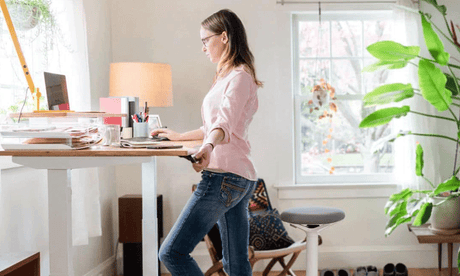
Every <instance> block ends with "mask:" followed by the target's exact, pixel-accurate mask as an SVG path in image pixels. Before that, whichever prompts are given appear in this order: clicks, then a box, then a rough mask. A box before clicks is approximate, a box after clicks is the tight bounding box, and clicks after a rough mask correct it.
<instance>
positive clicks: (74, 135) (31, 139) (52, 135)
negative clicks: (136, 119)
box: [0, 126, 102, 150]
mask: <svg viewBox="0 0 460 276" xmlns="http://www.w3.org/2000/svg"><path fill="white" fill-rule="evenodd" d="M97 130H98V129H97V127H95V126H90V127H76V126H60V127H55V126H46V127H26V128H17V129H10V130H2V131H0V134H1V136H2V143H1V145H2V148H3V149H5V150H8V149H27V150H31V149H59V150H65V149H85V148H89V147H90V146H91V145H94V144H97V143H99V142H100V141H101V140H102V137H101V135H100V134H99V133H98V131H97Z"/></svg>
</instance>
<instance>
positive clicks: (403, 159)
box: [389, 0, 440, 189]
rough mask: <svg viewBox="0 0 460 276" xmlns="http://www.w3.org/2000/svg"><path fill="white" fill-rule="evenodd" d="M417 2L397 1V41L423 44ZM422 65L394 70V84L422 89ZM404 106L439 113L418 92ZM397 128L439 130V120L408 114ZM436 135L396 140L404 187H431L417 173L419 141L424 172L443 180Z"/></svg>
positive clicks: (397, 169)
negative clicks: (420, 75)
mask: <svg viewBox="0 0 460 276" xmlns="http://www.w3.org/2000/svg"><path fill="white" fill-rule="evenodd" d="M417 12H418V7H417V4H415V3H413V2H412V0H397V3H396V6H395V8H394V16H395V18H394V19H395V20H394V30H395V31H394V38H393V40H394V41H397V42H399V43H401V44H403V45H405V46H417V45H420V44H421V43H422V45H423V41H424V40H423V37H419V35H418V34H419V31H418V30H419V28H421V27H419V26H420V15H419V14H418V13H417ZM417 70H418V68H417V67H415V66H413V65H410V64H409V65H408V66H406V67H405V68H404V69H399V70H394V71H392V72H391V74H390V78H389V79H390V83H393V82H401V83H411V84H412V86H413V87H414V88H419V85H418V75H417ZM402 105H410V107H411V110H414V111H418V112H423V113H426V114H436V111H435V109H434V107H433V106H432V105H431V104H430V103H428V102H427V101H426V100H425V99H423V98H422V97H421V96H419V95H414V97H413V98H411V99H408V100H404V101H402V102H401V104H398V106H402ZM393 123H394V126H395V127H394V128H393V131H395V132H398V131H399V130H403V131H406V130H410V131H412V132H413V133H435V131H436V125H435V123H436V119H433V118H429V117H425V116H420V115H416V114H408V115H407V116H406V117H402V118H400V119H395V120H393ZM434 139H436V138H430V137H422V136H413V135H408V136H404V137H401V138H398V139H396V141H395V143H394V151H395V175H396V181H397V182H398V184H399V185H400V188H401V189H405V188H412V189H427V188H429V187H430V185H429V183H428V182H426V181H425V180H424V179H422V178H421V177H419V176H416V175H415V149H416V143H417V142H419V143H420V145H421V146H422V148H423V150H424V161H425V165H424V169H423V172H424V175H425V176H426V177H427V178H428V179H429V180H430V181H431V182H433V184H435V185H436V184H438V183H440V182H439V181H440V176H439V175H438V174H436V172H435V166H434V164H439V160H440V156H439V153H438V150H436V145H437V144H436V141H435V140H434Z"/></svg>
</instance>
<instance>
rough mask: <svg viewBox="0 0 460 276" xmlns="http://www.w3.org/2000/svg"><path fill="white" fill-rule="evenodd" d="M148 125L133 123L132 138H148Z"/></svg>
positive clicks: (146, 123)
mask: <svg viewBox="0 0 460 276" xmlns="http://www.w3.org/2000/svg"><path fill="white" fill-rule="evenodd" d="M149 135H150V133H149V123H148V122H143V123H138V122H133V137H149Z"/></svg>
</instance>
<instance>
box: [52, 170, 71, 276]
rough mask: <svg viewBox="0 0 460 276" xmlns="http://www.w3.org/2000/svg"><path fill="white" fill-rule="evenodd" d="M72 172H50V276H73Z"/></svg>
mask: <svg viewBox="0 0 460 276" xmlns="http://www.w3.org/2000/svg"><path fill="white" fill-rule="evenodd" d="M71 207H72V187H71V182H70V170H66V169H64V170H48V214H49V246H50V275H51V276H73V275H74V273H73V263H72V261H73V248H72V209H71Z"/></svg>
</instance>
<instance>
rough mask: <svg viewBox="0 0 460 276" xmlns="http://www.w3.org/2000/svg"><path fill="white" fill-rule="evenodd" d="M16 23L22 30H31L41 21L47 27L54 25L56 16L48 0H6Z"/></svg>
mask: <svg viewBox="0 0 460 276" xmlns="http://www.w3.org/2000/svg"><path fill="white" fill-rule="evenodd" d="M6 4H7V5H8V10H9V12H10V15H11V17H12V20H13V22H14V24H15V27H16V28H18V29H21V30H29V29H32V28H34V27H35V26H37V25H38V24H39V23H40V24H43V25H45V26H46V27H52V26H54V17H53V14H52V13H51V10H50V2H49V1H48V0H10V1H6Z"/></svg>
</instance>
